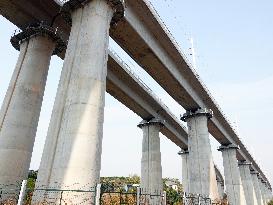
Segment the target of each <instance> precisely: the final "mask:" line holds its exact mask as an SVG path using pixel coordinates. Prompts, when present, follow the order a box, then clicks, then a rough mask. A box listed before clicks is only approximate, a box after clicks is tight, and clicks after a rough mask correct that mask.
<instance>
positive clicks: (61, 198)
mask: <svg viewBox="0 0 273 205" xmlns="http://www.w3.org/2000/svg"><path fill="white" fill-rule="evenodd" d="M62 200H63V191H61V197H60V202H59V203H60V205H62Z"/></svg>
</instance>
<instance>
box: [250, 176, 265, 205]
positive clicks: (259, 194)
mask: <svg viewBox="0 0 273 205" xmlns="http://www.w3.org/2000/svg"><path fill="white" fill-rule="evenodd" d="M251 178H252V182H253V186H254V190H255V193H256V198H257V203H258V205H264V201H263V197H262V192H261V189H260V185H259V179H258V172H256V171H251Z"/></svg>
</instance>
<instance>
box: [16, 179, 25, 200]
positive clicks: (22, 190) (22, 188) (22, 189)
mask: <svg viewBox="0 0 273 205" xmlns="http://www.w3.org/2000/svg"><path fill="white" fill-rule="evenodd" d="M26 188H27V180H23V182H22V186H21V190H20V195H19V199H18V202H17V205H22V204H23V202H24V198H25V193H26Z"/></svg>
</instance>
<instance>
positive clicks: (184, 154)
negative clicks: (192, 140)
mask: <svg viewBox="0 0 273 205" xmlns="http://www.w3.org/2000/svg"><path fill="white" fill-rule="evenodd" d="M178 154H179V155H180V156H181V158H182V184H183V188H184V192H186V193H189V186H190V181H189V180H190V171H189V150H188V149H184V150H183V149H182V150H181V151H180V152H178Z"/></svg>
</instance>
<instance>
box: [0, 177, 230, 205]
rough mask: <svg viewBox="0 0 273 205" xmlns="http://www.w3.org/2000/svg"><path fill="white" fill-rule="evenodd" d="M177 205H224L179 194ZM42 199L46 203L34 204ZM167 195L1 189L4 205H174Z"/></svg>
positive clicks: (100, 190) (139, 191)
mask: <svg viewBox="0 0 273 205" xmlns="http://www.w3.org/2000/svg"><path fill="white" fill-rule="evenodd" d="M177 194H178V195H179V197H180V198H179V199H178V200H177V201H176V202H175V204H176V205H224V204H226V203H224V202H221V201H212V200H211V199H210V198H209V197H206V196H202V195H199V194H188V193H177ZM37 196H38V199H39V198H41V199H42V201H35V200H34V201H33V202H32V198H35V197H37ZM167 197H168V196H167V194H166V192H160V191H153V192H151V191H149V190H145V189H142V188H139V187H137V188H136V187H135V188H134V189H129V190H124V189H122V188H112V189H105V187H104V186H103V187H101V185H100V184H98V185H97V186H95V187H89V188H88V189H54V188H46V189H44V188H35V189H28V188H26V181H24V182H23V183H22V184H9V185H0V205H53V204H54V205H80V204H83V205H171V204H174V203H173V202H170V201H169V200H168V199H167Z"/></svg>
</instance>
